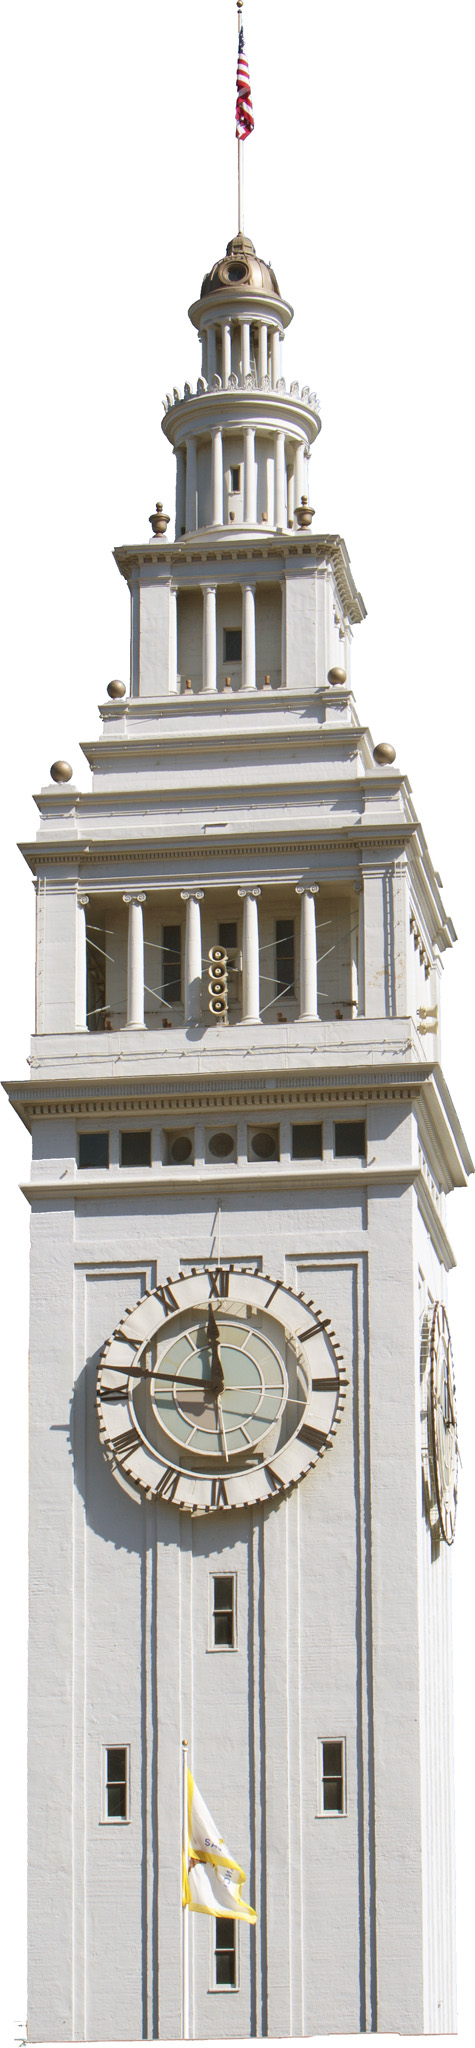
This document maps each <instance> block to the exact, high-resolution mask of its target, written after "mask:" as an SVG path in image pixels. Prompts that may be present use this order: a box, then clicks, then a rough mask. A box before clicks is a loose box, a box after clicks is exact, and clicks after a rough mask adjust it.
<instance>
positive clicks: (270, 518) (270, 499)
mask: <svg viewBox="0 0 475 2048" xmlns="http://www.w3.org/2000/svg"><path fill="white" fill-rule="evenodd" d="M266 466H267V506H266V510H267V524H268V526H273V525H274V506H275V462H274V456H273V454H272V455H268V456H267V465H266Z"/></svg>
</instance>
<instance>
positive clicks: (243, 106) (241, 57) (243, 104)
mask: <svg viewBox="0 0 475 2048" xmlns="http://www.w3.org/2000/svg"><path fill="white" fill-rule="evenodd" d="M236 87H237V98H236V135H237V138H238V142H245V140H246V136H247V135H252V130H253V127H254V115H253V111H252V99H251V81H250V78H249V65H248V61H247V57H246V52H245V49H244V29H243V28H242V27H241V28H240V30H239V44H238V61H237V79H236Z"/></svg>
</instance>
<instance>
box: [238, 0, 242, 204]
mask: <svg viewBox="0 0 475 2048" xmlns="http://www.w3.org/2000/svg"><path fill="white" fill-rule="evenodd" d="M242 9H243V0H237V18H238V41H239V30H240V27H241V23H242ZM242 232H243V226H242V139H241V137H240V136H238V234H239V235H242Z"/></svg>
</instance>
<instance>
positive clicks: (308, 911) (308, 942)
mask: <svg viewBox="0 0 475 2048" xmlns="http://www.w3.org/2000/svg"><path fill="white" fill-rule="evenodd" d="M295 893H296V895H297V896H300V1013H299V1014H300V1020H301V1022H302V1023H306V1022H310V1021H311V1020H314V1019H315V1018H318V999H317V928H316V923H315V897H316V896H318V884H317V883H316V882H313V883H311V884H310V886H307V885H306V884H304V883H302V884H301V885H300V887H299V888H297V889H296V892H295Z"/></svg>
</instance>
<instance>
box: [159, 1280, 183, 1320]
mask: <svg viewBox="0 0 475 2048" xmlns="http://www.w3.org/2000/svg"><path fill="white" fill-rule="evenodd" d="M155 1293H156V1297H157V1301H159V1302H161V1306H162V1309H163V1313H164V1315H165V1316H172V1315H173V1312H174V1309H176V1308H179V1307H180V1303H179V1301H176V1299H175V1295H174V1293H173V1289H172V1288H171V1287H169V1286H168V1282H167V1285H166V1287H156V1288H155Z"/></svg>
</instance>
